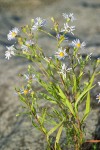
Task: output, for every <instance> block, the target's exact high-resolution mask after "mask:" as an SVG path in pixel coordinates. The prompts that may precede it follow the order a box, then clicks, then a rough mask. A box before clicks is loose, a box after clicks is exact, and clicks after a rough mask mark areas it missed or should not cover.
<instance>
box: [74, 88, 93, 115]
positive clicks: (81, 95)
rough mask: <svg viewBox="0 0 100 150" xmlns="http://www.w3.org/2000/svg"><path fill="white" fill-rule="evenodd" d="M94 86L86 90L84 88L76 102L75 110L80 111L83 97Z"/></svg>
mask: <svg viewBox="0 0 100 150" xmlns="http://www.w3.org/2000/svg"><path fill="white" fill-rule="evenodd" d="M93 87H94V86H92V87H90V86H88V87H87V89H86V90H84V91H83V92H82V93H81V94H80V96H79V97H78V99H77V100H76V102H75V112H76V113H77V112H78V103H79V102H80V101H81V99H82V97H83V96H84V95H85V94H86V93H87V92H88V91H90V90H91V89H92V88H93Z"/></svg>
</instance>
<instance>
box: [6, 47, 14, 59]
mask: <svg viewBox="0 0 100 150" xmlns="http://www.w3.org/2000/svg"><path fill="white" fill-rule="evenodd" d="M6 48H7V49H8V50H7V51H6V52H5V58H7V59H8V60H9V58H10V57H11V56H12V55H15V50H16V49H15V48H14V45H12V46H9V47H8V46H7V47H6Z"/></svg>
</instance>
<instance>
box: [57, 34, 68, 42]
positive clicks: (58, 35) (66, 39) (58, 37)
mask: <svg viewBox="0 0 100 150" xmlns="http://www.w3.org/2000/svg"><path fill="white" fill-rule="evenodd" d="M56 38H57V39H58V40H60V39H61V38H63V35H61V34H60V33H58V34H57V35H56ZM64 40H65V41H68V37H64Z"/></svg>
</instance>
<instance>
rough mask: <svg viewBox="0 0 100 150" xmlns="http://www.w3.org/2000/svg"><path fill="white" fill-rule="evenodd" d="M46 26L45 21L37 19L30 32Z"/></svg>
mask: <svg viewBox="0 0 100 150" xmlns="http://www.w3.org/2000/svg"><path fill="white" fill-rule="evenodd" d="M45 25H46V20H45V19H42V18H41V17H37V18H36V19H35V22H34V25H33V26H32V30H33V31H34V30H38V28H40V27H42V26H45Z"/></svg>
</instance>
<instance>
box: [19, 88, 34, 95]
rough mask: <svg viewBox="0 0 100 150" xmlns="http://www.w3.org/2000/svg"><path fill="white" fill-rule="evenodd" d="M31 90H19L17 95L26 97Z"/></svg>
mask: <svg viewBox="0 0 100 150" xmlns="http://www.w3.org/2000/svg"><path fill="white" fill-rule="evenodd" d="M31 91H32V90H29V89H27V88H25V89H20V91H18V94H24V95H27V94H29V93H31Z"/></svg>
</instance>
